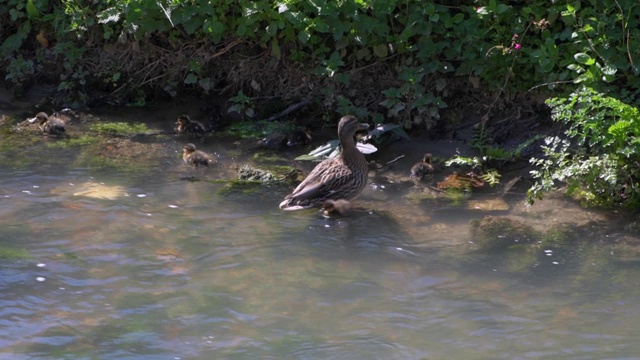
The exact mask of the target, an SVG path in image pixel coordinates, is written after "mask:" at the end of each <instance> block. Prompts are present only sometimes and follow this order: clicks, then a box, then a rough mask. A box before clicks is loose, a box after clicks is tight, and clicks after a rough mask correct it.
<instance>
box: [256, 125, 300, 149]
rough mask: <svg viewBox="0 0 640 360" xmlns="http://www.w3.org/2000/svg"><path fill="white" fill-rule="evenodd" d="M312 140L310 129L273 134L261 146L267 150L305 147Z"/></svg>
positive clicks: (263, 140)
mask: <svg viewBox="0 0 640 360" xmlns="http://www.w3.org/2000/svg"><path fill="white" fill-rule="evenodd" d="M311 140H313V137H312V136H311V130H310V129H308V128H307V129H304V130H302V129H295V130H293V131H291V132H290V133H288V134H287V133H283V132H275V133H273V134H271V135H269V136H267V137H265V138H264V139H262V141H261V144H262V145H263V146H264V147H267V148H269V149H281V148H284V147H295V146H304V145H307V144H309V143H310V142H311Z"/></svg>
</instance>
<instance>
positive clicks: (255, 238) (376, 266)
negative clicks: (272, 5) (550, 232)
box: [0, 139, 640, 359]
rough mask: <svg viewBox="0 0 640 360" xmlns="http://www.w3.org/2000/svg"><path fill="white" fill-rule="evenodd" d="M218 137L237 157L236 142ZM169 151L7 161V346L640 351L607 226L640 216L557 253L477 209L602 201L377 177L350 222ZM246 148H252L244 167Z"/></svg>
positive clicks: (561, 243) (65, 354) (335, 354)
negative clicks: (485, 198) (100, 160)
mask: <svg viewBox="0 0 640 360" xmlns="http://www.w3.org/2000/svg"><path fill="white" fill-rule="evenodd" d="M165 141H167V144H166V145H167V147H171V146H173V147H172V148H179V147H175V146H174V145H175V144H173V143H172V142H173V140H172V139H169V140H165ZM208 146H210V147H208ZM203 147H204V148H207V149H208V151H210V152H212V153H213V152H217V153H219V154H220V156H221V157H224V156H225V155H226V154H228V152H226V151H225V149H224V144H222V143H216V144H215V145H214V144H210V145H205V146H203ZM178 150H179V149H178ZM62 154H67V153H66V152H62ZM168 154H169V155H167V160H166V161H165V162H163V165H161V166H160V167H159V168H156V169H151V170H149V169H146V170H145V171H140V172H135V171H133V172H132V171H126V172H118V171H95V170H90V169H88V168H77V167H75V166H73V165H69V164H72V163H71V162H68V161H64V159H61V161H60V164H58V165H57V166H47V165H45V164H42V166H30V167H29V170H24V169H21V168H3V169H2V170H1V171H0V189H2V190H1V192H0V239H2V240H1V242H0V264H1V266H0V319H2V320H0V324H1V326H0V349H2V350H0V354H2V355H3V356H7V357H11V358H12V359H27V358H78V359H80V358H118V359H122V358H131V359H133V358H135V359H138V358H145V359H147V358H148V359H155V358H157V359H167V358H183V359H187V358H202V359H210V358H231V359H232V358H241V359H254V358H294V359H309V358H323V359H324V358H329V359H331V358H335V359H350V358H353V359H362V358H370V359H425V358H429V359H439V358H446V359H458V358H459V359H487V358H491V359H494V358H511V359H527V358H541V357H548V358H605V357H606V358H634V357H637V354H638V353H639V350H640V346H639V345H638V344H637V341H636V337H637V336H636V334H637V333H638V331H640V325H638V324H640V321H638V320H639V319H638V314H639V313H640V305H638V303H637V301H636V299H637V298H638V297H639V295H640V294H639V292H640V290H638V287H637V286H635V282H636V279H637V278H638V275H639V268H638V266H637V262H635V261H632V260H634V258H633V257H632V258H631V259H621V258H619V257H617V256H616V255H612V254H611V252H612V248H611V246H610V244H611V242H610V241H609V240H608V239H611V238H616V236H617V239H622V236H628V235H623V234H626V233H624V232H623V231H622V230H620V229H617V230H616V229H611V230H599V228H596V229H594V228H592V226H593V225H589V223H588V222H584V223H582V225H579V227H580V229H579V231H574V232H571V233H569V234H574V235H576V236H575V237H574V238H561V239H560V238H558V239H557V241H556V242H549V243H540V246H539V247H538V248H535V247H523V246H518V245H519V244H517V243H513V244H509V246H506V247H501V248H499V249H491V250H486V249H478V248H477V247H474V246H473V244H470V242H472V241H473V240H474V239H473V238H471V237H470V231H469V220H470V219H478V218H481V217H482V216H483V215H485V214H490V213H491V214H506V213H510V214H514V215H517V216H521V217H529V218H531V221H532V222H534V223H535V222H538V223H539V224H542V225H544V224H545V223H547V224H548V223H553V222H554V221H556V220H557V219H558V217H559V216H560V214H559V211H558V208H557V206H559V205H561V206H563V207H562V208H561V209H562V210H560V211H561V212H564V213H566V214H569V215H568V216H570V217H571V218H572V219H573V220H576V221H577V220H578V219H581V218H584V219H587V220H589V219H590V220H593V219H594V218H597V217H598V216H599V215H598V214H597V213H590V212H586V211H583V210H580V209H579V208H577V207H575V206H573V205H571V204H570V203H563V201H564V200H560V201H558V202H556V203H554V205H553V206H549V209H543V210H541V211H537V212H535V213H532V211H533V210H531V209H528V208H524V207H522V205H520V204H511V206H512V209H511V210H510V211H504V210H500V211H493V212H491V211H488V212H477V211H473V210H464V209H461V207H455V206H451V205H443V204H438V203H436V204H434V203H429V202H424V201H421V202H415V201H411V200H407V199H406V198H405V197H403V195H402V194H403V191H406V190H407V189H406V187H405V186H400V185H394V184H383V185H386V187H385V188H384V189H381V188H380V187H377V188H375V189H374V188H373V187H371V188H369V189H367V191H365V193H364V194H363V195H362V197H361V198H360V199H358V200H357V201H356V202H355V203H354V205H356V206H357V208H356V209H355V210H354V211H353V212H352V213H351V214H350V215H349V216H346V217H339V218H325V217H323V216H322V215H321V214H320V213H319V212H318V211H315V210H309V211H301V212H294V213H289V212H286V213H285V212H282V211H280V210H278V208H277V204H278V203H279V201H280V200H281V198H282V197H283V196H284V195H285V194H286V193H288V191H289V190H290V188H288V187H277V186H275V187H272V188H269V189H268V191H266V192H254V191H244V190H232V191H229V190H228V189H226V188H225V186H226V185H225V184H224V183H218V182H211V181H209V180H213V179H215V178H216V177H220V176H231V175H230V174H232V173H233V169H232V167H231V166H229V167H228V168H225V167H223V168H221V169H220V168H219V169H217V170H214V171H212V172H210V173H207V174H205V175H204V179H202V180H201V181H193V182H192V181H184V180H181V177H183V175H184V174H185V173H187V172H188V171H189V169H188V168H186V167H184V165H183V164H181V160H180V159H179V157H178V156H175V157H173V154H172V153H171V152H170V151H169V152H168ZM60 156H66V155H60ZM69 156H71V153H69ZM230 158H231V157H227V158H226V159H228V160H229V159H230ZM235 161H238V162H240V161H241V160H239V159H238V158H237V157H234V158H233V160H232V161H231V160H230V161H229V162H228V163H227V164H230V163H232V162H235ZM223 163H224V161H223ZM63 164H66V165H63ZM225 171H228V174H225ZM221 174H223V175H221ZM107 195H108V196H107ZM518 201H520V200H518ZM541 206H544V205H541ZM554 207H556V208H554ZM565 220H566V218H565ZM498 235H500V234H498ZM507 235H508V234H507ZM577 235H579V236H577ZM588 235H590V236H591V237H592V238H591V239H585V238H586V237H587V236H588ZM566 244H571V246H565V245H566ZM549 251H550V252H549ZM532 252H533V253H532Z"/></svg>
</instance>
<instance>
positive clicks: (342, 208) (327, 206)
mask: <svg viewBox="0 0 640 360" xmlns="http://www.w3.org/2000/svg"><path fill="white" fill-rule="evenodd" d="M321 210H322V215H324V216H331V215H346V214H347V213H348V212H349V211H351V202H350V201H348V200H345V199H338V200H326V201H325V202H324V204H322V209H321Z"/></svg>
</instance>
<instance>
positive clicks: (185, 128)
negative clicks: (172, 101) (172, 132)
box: [176, 115, 207, 139]
mask: <svg viewBox="0 0 640 360" xmlns="http://www.w3.org/2000/svg"><path fill="white" fill-rule="evenodd" d="M176 125H178V127H177V128H176V132H177V133H178V134H187V135H190V136H193V137H195V138H197V139H200V138H202V137H204V136H205V135H206V134H207V131H206V130H205V127H204V125H202V123H201V122H199V121H194V120H191V118H189V115H180V116H178V121H176Z"/></svg>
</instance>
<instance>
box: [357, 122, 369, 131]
mask: <svg viewBox="0 0 640 360" xmlns="http://www.w3.org/2000/svg"><path fill="white" fill-rule="evenodd" d="M358 130H369V124H367V123H359V124H358Z"/></svg>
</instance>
